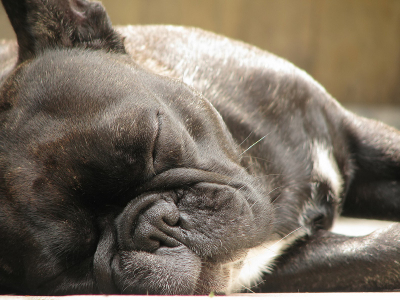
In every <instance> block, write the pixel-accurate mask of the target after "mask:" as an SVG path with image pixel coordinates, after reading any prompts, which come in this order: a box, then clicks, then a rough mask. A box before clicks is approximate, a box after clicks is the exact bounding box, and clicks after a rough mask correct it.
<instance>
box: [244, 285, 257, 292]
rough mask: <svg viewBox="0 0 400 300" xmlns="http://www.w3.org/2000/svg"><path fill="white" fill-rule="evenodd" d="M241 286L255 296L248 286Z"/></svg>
mask: <svg viewBox="0 0 400 300" xmlns="http://www.w3.org/2000/svg"><path fill="white" fill-rule="evenodd" d="M241 286H242V288H244V289H245V290H247V291H249V292H250V293H253V294H255V292H254V291H252V290H251V289H250V288H249V287H247V286H245V285H243V284H241ZM252 287H253V286H252Z"/></svg>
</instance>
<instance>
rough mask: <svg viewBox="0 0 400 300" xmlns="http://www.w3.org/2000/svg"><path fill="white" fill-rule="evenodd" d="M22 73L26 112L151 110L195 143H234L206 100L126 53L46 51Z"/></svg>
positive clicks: (67, 113) (22, 102)
mask: <svg viewBox="0 0 400 300" xmlns="http://www.w3.org/2000/svg"><path fill="white" fill-rule="evenodd" d="M17 72H18V71H17ZM20 73H21V75H20V76H19V78H18V84H19V87H18V88H19V90H20V92H19V94H20V96H19V99H18V101H17V102H19V104H20V106H25V107H28V108H29V110H30V111H38V112H41V113H43V112H45V113H47V114H48V115H53V116H54V115H55V116H57V117H66V118H72V119H75V118H83V119H85V118H87V117H88V116H93V115H99V114H100V115H101V114H105V113H110V112H112V113H116V112H119V113H121V114H125V115H127V116H128V115H129V116H132V117H133V116H135V115H140V114H142V113H146V114H148V113H149V112H153V113H152V114H163V115H165V116H168V118H170V119H171V118H172V119H173V120H175V121H177V122H179V123H181V125H182V126H183V127H185V128H187V129H188V130H189V131H190V133H191V134H192V135H193V136H196V137H197V139H198V140H200V139H202V138H204V139H207V140H208V141H209V142H212V140H214V139H215V142H216V143H219V142H222V143H224V144H230V145H232V140H231V139H232V138H231V136H230V134H229V133H228V130H227V129H226V126H225V124H224V122H223V120H222V118H221V116H220V115H219V113H218V112H217V111H216V110H215V108H214V107H213V106H212V105H211V104H210V102H209V101H208V100H207V99H205V98H204V97H203V96H202V95H201V94H199V93H198V92H197V91H195V90H193V89H192V88H190V87H188V86H186V85H185V84H184V83H182V82H180V81H178V80H175V79H171V78H167V77H164V76H160V75H157V74H154V73H152V72H149V71H147V70H145V69H143V68H142V67H140V66H138V65H137V64H136V63H135V62H133V61H132V60H130V58H129V57H128V56H126V55H123V54H110V53H105V52H103V51H82V50H58V51H49V52H48V53H44V54H43V55H42V56H41V57H39V58H37V59H35V60H34V61H32V62H30V63H28V64H25V66H24V67H23V71H22V72H20ZM109 108H112V109H109Z"/></svg>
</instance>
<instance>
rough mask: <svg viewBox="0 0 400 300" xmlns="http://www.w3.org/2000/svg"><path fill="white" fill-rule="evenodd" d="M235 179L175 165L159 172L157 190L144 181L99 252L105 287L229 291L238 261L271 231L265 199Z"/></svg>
mask: <svg viewBox="0 0 400 300" xmlns="http://www.w3.org/2000/svg"><path fill="white" fill-rule="evenodd" d="M165 173H167V172H165ZM205 177H208V180H207V182H205V181H204V179H205ZM171 178H174V180H173V181H172V180H171ZM210 178H211V179H210ZM178 183H179V185H178ZM235 185H237V184H236V183H235V182H234V181H233V180H232V179H229V180H228V178H226V177H224V176H219V175H218V176H216V175H213V176H212V177H210V174H209V172H204V171H199V170H186V169H183V170H182V169H181V170H177V169H176V170H173V171H169V172H168V174H163V176H160V177H159V178H157V179H156V181H154V182H153V183H152V184H151V186H152V189H153V191H147V188H146V187H144V188H143V191H144V192H143V193H142V194H141V195H140V196H138V197H136V198H135V199H134V200H132V201H131V202H130V203H129V204H128V205H127V206H126V207H125V208H124V210H123V212H122V213H121V214H120V215H119V216H118V217H117V218H116V219H115V220H114V221H113V222H112V223H109V224H108V225H106V226H105V228H104V231H103V235H102V237H101V239H100V242H99V244H98V248H97V251H96V254H95V257H94V277H95V280H96V283H97V286H98V289H99V291H100V292H102V293H106V294H110V293H124V294H208V293H210V292H217V293H224V292H225V291H226V290H227V289H228V285H229V282H230V281H232V278H231V277H232V274H233V273H235V272H234V270H233V269H234V266H235V264H234V263H233V262H235V261H238V260H240V259H241V258H243V257H244V256H245V254H246V253H247V250H248V249H249V248H252V247H254V246H257V245H258V244H260V243H261V242H263V241H264V240H265V239H266V238H267V237H268V235H269V231H270V230H271V228H270V227H271V224H270V223H271V218H270V211H268V209H267V207H266V206H265V203H266V202H265V201H263V203H264V205H261V206H260V203H261V202H260V201H259V199H257V195H253V194H252V193H253V192H252V191H250V188H249V187H247V186H246V185H244V184H241V185H240V186H241V188H237V187H235ZM149 186H150V185H149ZM154 187H156V188H154ZM158 187H159V188H160V189H161V191H160V190H159V188H158ZM154 189H155V190H156V191H154ZM255 197H256V198H255ZM250 199H252V200H250Z"/></svg>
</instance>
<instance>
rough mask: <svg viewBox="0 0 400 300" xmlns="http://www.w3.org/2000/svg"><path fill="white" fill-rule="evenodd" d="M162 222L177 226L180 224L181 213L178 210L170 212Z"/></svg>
mask: <svg viewBox="0 0 400 300" xmlns="http://www.w3.org/2000/svg"><path fill="white" fill-rule="evenodd" d="M162 220H163V222H164V223H165V224H167V225H169V226H176V225H177V224H178V222H179V212H178V211H177V210H173V211H169V212H168V213H166V214H164V216H163V217H162Z"/></svg>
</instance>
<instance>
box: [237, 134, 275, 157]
mask: <svg viewBox="0 0 400 300" xmlns="http://www.w3.org/2000/svg"><path fill="white" fill-rule="evenodd" d="M268 135H269V133H268V134H266V135H264V136H263V137H262V138H261V139H259V140H258V141H257V142H255V143H254V144H253V145H251V146H250V147H249V148H247V149H246V150H244V151H243V152H242V154H240V157H242V156H243V154H244V153H246V152H247V151H249V150H250V149H251V148H253V147H254V146H255V145H257V144H258V143H259V142H261V141H262V140H263V139H265V138H266V137H267V136H268Z"/></svg>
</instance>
